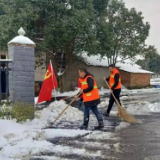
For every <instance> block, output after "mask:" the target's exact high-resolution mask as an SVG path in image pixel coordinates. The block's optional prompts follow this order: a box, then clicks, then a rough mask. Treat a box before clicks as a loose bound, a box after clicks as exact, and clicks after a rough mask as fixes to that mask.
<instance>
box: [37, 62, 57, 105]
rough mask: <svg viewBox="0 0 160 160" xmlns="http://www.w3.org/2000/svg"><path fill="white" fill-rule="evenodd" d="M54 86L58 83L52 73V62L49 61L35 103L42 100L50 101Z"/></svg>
mask: <svg viewBox="0 0 160 160" xmlns="http://www.w3.org/2000/svg"><path fill="white" fill-rule="evenodd" d="M56 87H58V84H57V80H56V76H55V74H54V70H53V67H52V63H51V62H50V64H49V66H48V69H47V71H46V75H45V77H44V81H43V84H42V87H41V90H40V93H39V97H38V101H37V104H38V103H40V102H44V101H50V100H51V98H52V90H53V89H55V88H56Z"/></svg>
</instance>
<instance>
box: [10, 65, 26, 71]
mask: <svg viewBox="0 0 160 160" xmlns="http://www.w3.org/2000/svg"><path fill="white" fill-rule="evenodd" d="M12 71H13V72H16V71H18V72H19V71H24V67H21V66H14V67H12Z"/></svg>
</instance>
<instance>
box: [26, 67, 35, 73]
mask: <svg viewBox="0 0 160 160" xmlns="http://www.w3.org/2000/svg"><path fill="white" fill-rule="evenodd" d="M34 70H35V68H34V67H26V66H25V68H24V71H30V72H33V71H34Z"/></svg>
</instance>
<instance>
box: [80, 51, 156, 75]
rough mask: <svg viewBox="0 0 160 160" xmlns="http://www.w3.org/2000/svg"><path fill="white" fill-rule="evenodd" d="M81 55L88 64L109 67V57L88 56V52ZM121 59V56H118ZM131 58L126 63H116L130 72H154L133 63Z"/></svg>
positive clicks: (121, 68)
mask: <svg viewBox="0 0 160 160" xmlns="http://www.w3.org/2000/svg"><path fill="white" fill-rule="evenodd" d="M81 56H82V57H83V61H84V62H85V63H86V64H87V65H93V66H102V67H108V59H107V57H103V58H102V59H101V57H100V55H96V56H93V55H92V56H87V53H82V54H81ZM118 59H119V60H120V58H118ZM132 63H133V62H131V61H130V60H125V61H124V63H122V62H118V63H117V64H116V67H118V68H119V69H120V70H123V71H126V72H130V73H148V74H152V73H153V72H150V71H146V70H143V69H141V66H139V65H137V64H132Z"/></svg>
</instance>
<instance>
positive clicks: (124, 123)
mask: <svg viewBox="0 0 160 160" xmlns="http://www.w3.org/2000/svg"><path fill="white" fill-rule="evenodd" d="M128 126H130V123H127V122H121V123H120V125H118V126H117V127H116V128H115V130H116V131H119V130H121V129H123V128H127V127H128Z"/></svg>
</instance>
